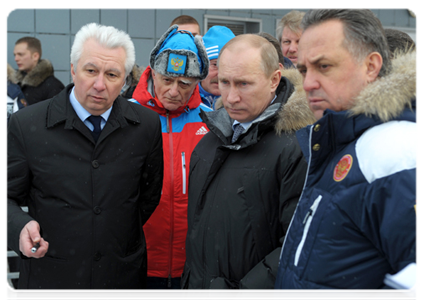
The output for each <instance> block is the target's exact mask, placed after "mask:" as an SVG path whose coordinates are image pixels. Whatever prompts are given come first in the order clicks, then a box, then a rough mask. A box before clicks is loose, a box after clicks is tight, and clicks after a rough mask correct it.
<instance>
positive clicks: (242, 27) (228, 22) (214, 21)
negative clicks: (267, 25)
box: [204, 15, 262, 35]
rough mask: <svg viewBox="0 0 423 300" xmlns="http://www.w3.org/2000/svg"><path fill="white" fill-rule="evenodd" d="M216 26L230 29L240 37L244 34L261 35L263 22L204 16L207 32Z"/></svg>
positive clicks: (249, 19)
mask: <svg viewBox="0 0 423 300" xmlns="http://www.w3.org/2000/svg"><path fill="white" fill-rule="evenodd" d="M216 25H219V26H226V27H228V28H229V29H230V30H232V32H233V33H234V34H235V35H240V34H244V33H259V32H261V28H262V20H261V19H251V18H237V17H226V16H214V15H204V27H205V28H206V32H207V31H208V30H209V29H210V28H211V27H213V26H216ZM206 32H205V33H206ZM205 33H204V34H205Z"/></svg>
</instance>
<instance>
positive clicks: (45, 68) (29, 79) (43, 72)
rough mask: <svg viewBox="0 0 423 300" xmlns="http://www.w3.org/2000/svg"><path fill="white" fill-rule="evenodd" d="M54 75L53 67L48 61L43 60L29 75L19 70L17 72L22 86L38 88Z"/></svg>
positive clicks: (17, 77) (18, 80)
mask: <svg viewBox="0 0 423 300" xmlns="http://www.w3.org/2000/svg"><path fill="white" fill-rule="evenodd" d="M53 75H54V69H53V65H52V64H51V62H50V61H49V60H47V59H41V60H40V61H39V62H38V64H37V65H36V66H35V68H34V69H32V70H31V71H29V72H28V73H25V72H22V71H19V70H18V71H16V79H17V82H18V83H20V85H21V86H25V85H29V86H34V87H37V86H39V85H40V84H41V83H43V82H44V80H46V79H47V78H48V77H50V76H53Z"/></svg>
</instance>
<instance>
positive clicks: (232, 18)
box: [7, 9, 416, 85]
mask: <svg viewBox="0 0 423 300" xmlns="http://www.w3.org/2000/svg"><path fill="white" fill-rule="evenodd" d="M291 10H292V9H17V10H14V11H12V12H11V13H10V14H9V16H8V19H7V62H8V63H9V64H10V65H11V66H12V67H13V68H16V63H15V61H14V57H13V49H14V44H15V42H16V40H18V39H19V38H21V37H23V36H33V37H36V38H38V39H39V40H40V41H41V44H42V48H43V49H42V50H43V54H42V57H43V58H46V59H48V60H50V61H51V62H52V64H53V66H54V69H55V75H56V77H57V78H59V79H60V80H61V81H62V82H63V84H65V85H67V84H69V83H70V82H71V80H72V79H71V75H70V48H71V46H72V43H73V39H74V36H75V34H76V32H77V31H78V30H79V29H80V28H81V27H82V26H83V25H85V24H87V23H91V22H96V23H99V24H103V25H112V26H114V27H116V28H118V29H121V30H124V31H126V32H128V34H129V35H130V36H131V38H132V40H133V41H134V44H135V50H136V63H137V64H138V65H139V66H144V67H146V66H147V65H148V63H149V56H150V51H151V50H152V49H153V47H154V45H155V44H156V42H157V40H158V39H159V38H160V36H161V35H162V34H163V33H164V32H165V31H166V29H167V28H168V27H169V25H170V23H171V21H172V20H173V19H174V18H176V17H177V16H179V15H190V16H192V17H194V18H195V19H196V20H197V21H198V23H199V24H200V27H201V34H202V35H204V34H205V33H206V32H207V29H208V28H210V27H211V26H213V25H224V26H228V27H230V28H231V29H232V30H233V32H234V33H235V34H236V35H237V34H242V33H258V32H260V31H264V32H267V33H270V34H272V35H274V36H275V33H276V26H277V23H278V21H279V20H280V19H281V18H282V17H283V16H284V15H285V14H287V13H288V12H290V11H291ZM298 10H300V11H306V9H298ZM372 11H373V12H374V13H375V14H376V15H377V16H378V18H379V19H380V20H381V22H382V24H383V26H384V27H385V28H395V29H399V30H402V31H404V32H406V33H408V34H409V35H410V36H411V37H412V38H413V39H414V40H416V17H415V15H414V13H413V12H411V11H409V10H407V9H373V10H372ZM23 20H24V21H23Z"/></svg>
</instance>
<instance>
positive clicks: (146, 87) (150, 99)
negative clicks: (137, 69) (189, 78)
mask: <svg viewBox="0 0 423 300" xmlns="http://www.w3.org/2000/svg"><path fill="white" fill-rule="evenodd" d="M153 89H154V84H153V80H152V76H151V67H150V66H148V67H147V68H146V69H145V71H144V73H142V75H141V78H140V81H139V83H138V85H137V87H136V88H135V91H134V93H133V96H132V97H133V98H134V99H135V100H136V101H137V102H138V103H140V104H141V105H143V106H145V107H148V108H149V109H152V110H154V111H155V112H157V113H159V114H160V115H166V114H168V113H169V114H170V115H172V117H177V116H179V115H180V114H182V113H183V112H189V111H190V110H193V109H195V108H197V107H198V106H199V105H200V104H201V97H200V93H199V91H198V84H197V86H196V87H195V89H194V92H193V93H192V95H191V98H190V99H189V100H188V103H187V104H186V105H185V106H181V107H180V108H178V109H177V110H174V111H168V110H167V109H166V108H164V107H163V105H162V103H161V102H160V101H159V100H158V99H157V97H155V96H153V94H154V90H153Z"/></svg>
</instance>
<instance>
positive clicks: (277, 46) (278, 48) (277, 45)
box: [257, 32, 285, 65]
mask: <svg viewBox="0 0 423 300" xmlns="http://www.w3.org/2000/svg"><path fill="white" fill-rule="evenodd" d="M257 35H259V36H261V37H264V38H265V39H266V40H268V41H269V42H270V43H271V44H272V45H273V47H275V49H276V52H277V53H278V59H279V62H280V63H281V64H282V65H285V64H284V60H283V53H282V48H281V44H280V43H279V41H278V40H277V39H276V38H275V37H274V36H273V35H271V34H269V33H267V32H259V33H257Z"/></svg>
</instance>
